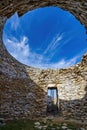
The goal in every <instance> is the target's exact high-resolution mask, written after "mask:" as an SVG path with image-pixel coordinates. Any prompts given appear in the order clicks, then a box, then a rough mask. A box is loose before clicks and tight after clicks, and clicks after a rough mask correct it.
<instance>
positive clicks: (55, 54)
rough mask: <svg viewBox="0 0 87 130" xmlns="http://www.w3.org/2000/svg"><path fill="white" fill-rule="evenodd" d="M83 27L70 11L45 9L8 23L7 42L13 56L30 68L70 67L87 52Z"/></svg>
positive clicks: (6, 25) (5, 40)
mask: <svg viewBox="0 0 87 130" xmlns="http://www.w3.org/2000/svg"><path fill="white" fill-rule="evenodd" d="M86 39H87V35H86V31H85V28H84V26H83V25H81V24H80V22H79V21H78V20H77V19H76V18H75V17H74V16H73V15H72V14H70V13H69V12H67V11H64V10H62V9H60V8H57V7H45V8H39V9H35V10H33V11H30V12H27V13H26V14H24V15H23V16H22V17H19V16H18V14H17V12H16V13H15V14H14V15H13V16H12V17H11V18H9V19H8V20H7V21H6V24H5V26H4V30H3V42H4V44H5V46H6V48H7V50H8V51H9V53H10V54H11V55H12V56H13V57H15V58H16V59H17V60H18V61H20V62H21V63H23V64H26V65H28V66H33V67H39V68H66V67H69V66H72V65H74V64H76V63H78V62H80V61H81V58H82V55H83V54H84V53H86V52H87V41H86Z"/></svg>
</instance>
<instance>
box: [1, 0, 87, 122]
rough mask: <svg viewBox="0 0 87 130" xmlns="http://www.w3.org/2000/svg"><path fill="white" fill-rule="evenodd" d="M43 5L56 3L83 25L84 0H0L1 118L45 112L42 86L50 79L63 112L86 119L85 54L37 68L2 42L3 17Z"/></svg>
mask: <svg viewBox="0 0 87 130" xmlns="http://www.w3.org/2000/svg"><path fill="white" fill-rule="evenodd" d="M44 6H58V7H60V8H63V9H64V10H67V11H69V12H71V13H72V14H73V15H74V16H75V17H76V18H77V19H78V20H79V21H80V22H81V23H82V24H83V25H84V26H85V28H87V0H66V1H65V0H48V1H47V0H43V1H41V0H21V1H19V2H18V1H17V0H2V1H1V2H0V92H1V100H0V103H1V104H0V106H1V107H0V113H2V115H3V116H4V117H5V118H11V117H12V118H14V117H15V118H16V117H17V118H21V117H28V116H31V117H32V116H35V115H38V116H40V115H43V114H44V115H45V112H46V106H47V104H46V99H45V96H46V91H45V90H46V86H47V84H48V82H50V81H53V82H55V83H56V84H58V86H59V88H60V90H59V100H60V107H61V110H62V113H63V115H64V116H65V115H66V116H68V112H69V114H70V115H69V116H71V117H74V118H77V117H78V118H79V119H80V118H82V119H83V118H84V119H85V120H86V117H87V112H86V110H87V109H86V108H87V100H86V98H87V55H85V56H84V57H83V60H82V62H81V63H79V64H78V65H76V66H74V67H70V68H68V69H60V70H41V69H37V68H31V67H28V66H25V65H23V64H21V63H19V62H18V61H16V60H15V59H14V58H13V57H12V56H11V55H10V54H9V53H8V52H7V50H6V48H5V46H4V45H3V41H2V32H3V26H4V23H5V21H6V19H7V18H9V17H10V16H12V15H13V13H15V12H18V14H19V16H21V15H23V14H24V13H25V12H27V11H29V10H32V9H35V8H39V7H44ZM69 86H70V87H69ZM32 88H33V89H32ZM68 88H69V89H68ZM75 89H76V90H75ZM71 90H72V91H71ZM61 95H62V97H61ZM31 97H32V101H31ZM21 99H22V100H21ZM82 103H84V105H83V104H82ZM74 110H75V111H74ZM80 110H81V113H80ZM34 111H35V112H36V113H34ZM81 114H82V115H81ZM84 115H85V116H86V117H84Z"/></svg>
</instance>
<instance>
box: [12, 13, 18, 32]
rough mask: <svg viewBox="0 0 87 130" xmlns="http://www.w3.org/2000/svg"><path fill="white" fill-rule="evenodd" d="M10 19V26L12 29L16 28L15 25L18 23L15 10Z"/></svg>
mask: <svg viewBox="0 0 87 130" xmlns="http://www.w3.org/2000/svg"><path fill="white" fill-rule="evenodd" d="M10 19H11V20H12V21H11V28H12V29H14V30H17V27H18V26H19V25H20V24H19V17H18V14H17V12H16V13H15V14H14V15H13V16H12V17H11V18H10Z"/></svg>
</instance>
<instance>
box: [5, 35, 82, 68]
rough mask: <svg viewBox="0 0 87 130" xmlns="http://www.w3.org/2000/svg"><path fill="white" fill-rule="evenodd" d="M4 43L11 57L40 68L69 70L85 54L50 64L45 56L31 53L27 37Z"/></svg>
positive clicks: (7, 40)
mask: <svg viewBox="0 0 87 130" xmlns="http://www.w3.org/2000/svg"><path fill="white" fill-rule="evenodd" d="M4 43H5V45H6V46H7V48H8V51H9V52H10V53H11V55H12V56H13V57H15V58H16V59H17V60H19V61H20V62H22V63H23V64H27V65H29V66H33V67H39V68H67V67H69V66H72V65H74V64H76V63H77V61H78V59H79V58H81V56H82V53H83V52H81V53H80V54H78V55H76V56H75V57H73V58H71V59H70V60H66V59H61V60H59V61H58V62H56V63H50V62H49V59H48V58H47V59H46V57H44V55H40V54H37V53H34V52H32V51H31V48H30V46H29V39H28V38H27V37H26V36H22V37H21V39H20V40H18V39H16V38H15V37H11V39H8V38H5V39H4ZM44 59H46V60H44ZM45 61H46V62H45Z"/></svg>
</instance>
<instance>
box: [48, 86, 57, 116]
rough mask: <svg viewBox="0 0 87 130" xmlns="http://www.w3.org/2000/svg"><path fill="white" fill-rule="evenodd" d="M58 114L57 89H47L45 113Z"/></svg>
mask: <svg viewBox="0 0 87 130" xmlns="http://www.w3.org/2000/svg"><path fill="white" fill-rule="evenodd" d="M57 112H58V90H57V87H51V88H50V87H49V88H48V91H47V113H48V114H53V115H54V114H56V113H57Z"/></svg>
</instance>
